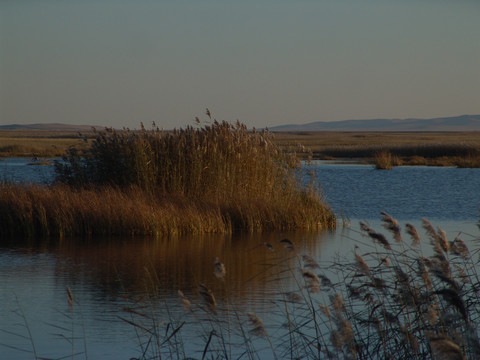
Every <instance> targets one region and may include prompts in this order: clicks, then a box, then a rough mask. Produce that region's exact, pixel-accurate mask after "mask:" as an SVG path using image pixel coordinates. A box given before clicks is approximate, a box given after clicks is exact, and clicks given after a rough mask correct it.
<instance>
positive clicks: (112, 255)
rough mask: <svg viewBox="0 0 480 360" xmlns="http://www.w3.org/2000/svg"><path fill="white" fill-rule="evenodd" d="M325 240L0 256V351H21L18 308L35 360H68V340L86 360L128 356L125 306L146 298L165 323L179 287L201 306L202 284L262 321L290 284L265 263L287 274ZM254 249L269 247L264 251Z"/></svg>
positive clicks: (108, 246) (133, 350)
mask: <svg viewBox="0 0 480 360" xmlns="http://www.w3.org/2000/svg"><path fill="white" fill-rule="evenodd" d="M333 237H334V233H333V232H330V231H329V232H320V233H295V234H288V233H270V234H263V235H240V236H235V237H233V238H232V237H229V236H220V235H207V236H196V237H184V238H176V239H170V240H153V239H141V240H140V239H133V240H119V239H111V240H103V241H86V240H82V241H77V242H71V241H66V242H64V243H60V244H56V245H51V244H48V243H43V244H36V245H35V246H34V245H32V244H26V245H28V246H25V247H16V248H15V249H12V248H9V249H1V250H0V274H1V275H2V276H1V277H0V288H2V289H3V291H2V293H1V295H0V303H1V304H3V307H4V310H5V311H4V312H3V313H2V314H1V315H0V323H1V324H2V326H1V330H5V329H10V330H9V331H11V332H12V333H13V335H12V334H8V333H5V332H1V333H0V343H1V344H4V345H5V344H8V345H9V346H13V347H16V348H17V350H15V349H10V350H7V351H8V352H7V353H6V354H11V355H12V358H18V359H21V358H22V357H21V353H22V352H20V353H19V351H18V349H27V350H28V349H30V348H31V346H30V343H29V341H28V339H25V338H22V337H21V336H27V337H28V334H27V331H26V330H27V329H26V327H25V326H24V325H22V323H23V319H22V317H21V316H19V315H18V314H19V309H20V308H22V309H23V312H24V314H25V319H26V320H28V323H29V325H30V330H31V332H32V337H33V338H34V340H35V341H36V343H37V351H38V353H39V354H40V355H41V356H49V357H60V356H65V355H68V354H70V353H71V351H72V349H71V344H70V342H68V341H66V340H65V338H68V337H69V336H72V334H73V336H74V337H76V338H77V340H76V341H75V348H76V349H77V351H79V352H82V348H83V342H84V340H86V341H87V344H88V346H87V348H88V356H90V357H91V356H93V358H97V357H98V356H100V354H101V357H102V358H103V359H109V358H110V359H117V358H118V355H119V354H122V358H125V356H124V355H125V354H129V355H131V356H135V355H137V354H138V343H137V342H136V339H135V336H134V331H133V330H134V329H133V328H132V326H131V325H129V324H127V323H125V322H124V321H122V320H121V319H120V318H119V316H122V314H123V316H124V309H125V308H131V307H132V306H133V307H140V308H141V307H142V306H143V305H142V304H147V303H148V302H149V299H151V298H152V296H153V297H154V298H155V299H156V300H157V301H158V302H159V303H160V304H164V305H163V308H158V309H156V311H158V313H159V314H158V317H159V318H162V319H165V318H166V317H167V315H165V314H161V313H162V312H164V313H165V312H166V311H168V312H169V315H168V317H178V316H180V312H182V313H183V310H182V307H181V304H180V302H179V299H178V294H177V291H178V290H179V289H181V290H182V291H183V292H184V293H185V294H186V296H187V297H188V298H189V299H191V301H192V303H194V304H201V303H202V300H201V297H200V296H199V294H198V287H199V284H205V285H206V286H207V287H208V288H210V289H212V291H213V292H214V294H215V297H216V298H217V299H218V302H219V304H220V307H221V306H223V304H226V303H228V306H231V307H235V309H236V310H238V311H255V312H260V313H267V312H268V311H269V308H270V307H271V301H272V297H273V295H274V294H278V292H279V289H285V290H287V289H288V288H289V287H291V286H295V284H294V283H293V279H292V278H291V277H289V276H281V278H279V277H278V274H279V272H278V268H276V267H274V266H273V265H275V264H281V266H283V267H284V268H285V269H288V268H295V267H296V266H297V262H298V257H297V256H295V254H297V253H298V254H300V253H309V254H311V255H312V256H315V254H320V253H321V251H322V248H323V247H324V245H326V244H327V243H328V242H330V241H333ZM283 238H289V239H290V240H291V241H292V242H294V243H295V244H296V247H297V251H298V252H296V253H292V252H289V251H288V250H287V249H285V248H284V247H283V245H282V244H281V243H279V240H281V239H283ZM264 243H269V244H272V247H273V251H271V250H270V248H269V247H267V246H265V245H264ZM216 256H218V257H219V258H220V260H221V261H222V262H223V263H224V264H225V266H226V276H225V280H224V281H221V280H219V279H217V278H216V277H215V275H214V273H213V270H214V266H213V262H214V259H215V257H216ZM279 284H281V285H279ZM67 286H68V287H70V288H71V290H72V293H73V296H74V298H75V305H74V308H73V309H71V308H69V306H68V302H67V297H66V291H65V289H66V287H67ZM17 299H18V301H17ZM177 313H178V314H177ZM176 314H177V315H176ZM83 333H85V334H84V335H80V334H83ZM26 334H27V335H26ZM59 334H60V335H61V336H60V335H59ZM75 334H76V335H75ZM16 335H21V336H16ZM52 344H55V347H54V349H53V348H52ZM3 350H4V349H3V348H2V351H3ZM2 353H3V352H2ZM19 356H20V357H19ZM31 357H32V356H31V355H26V356H25V357H24V358H31ZM80 358H81V357H80ZM127 358H128V357H127Z"/></svg>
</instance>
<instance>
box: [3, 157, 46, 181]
mask: <svg viewBox="0 0 480 360" xmlns="http://www.w3.org/2000/svg"><path fill="white" fill-rule="evenodd" d="M46 160H47V161H48V162H49V163H50V164H53V162H54V159H46ZM35 163H36V162H35V161H34V160H32V159H28V158H27V159H25V158H21V159H20V158H8V159H1V160H0V181H7V182H14V183H38V184H48V183H51V182H52V181H53V180H54V179H55V171H54V167H53V165H31V164H35Z"/></svg>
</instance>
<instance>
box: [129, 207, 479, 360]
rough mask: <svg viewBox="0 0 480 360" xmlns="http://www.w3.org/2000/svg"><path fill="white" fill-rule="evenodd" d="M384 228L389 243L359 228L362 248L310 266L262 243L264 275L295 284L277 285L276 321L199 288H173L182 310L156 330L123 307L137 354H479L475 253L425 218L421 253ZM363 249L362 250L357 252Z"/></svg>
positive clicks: (409, 232) (409, 228)
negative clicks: (136, 332) (349, 255)
mask: <svg viewBox="0 0 480 360" xmlns="http://www.w3.org/2000/svg"><path fill="white" fill-rule="evenodd" d="M383 224H384V226H385V228H386V229H387V230H388V231H389V232H390V233H391V235H392V236H391V239H390V238H389V237H388V236H385V235H384V234H382V233H380V232H377V231H376V230H375V229H373V228H371V227H370V226H369V225H368V224H366V223H362V224H361V229H362V235H363V236H364V237H365V238H367V239H368V238H369V239H370V240H371V243H368V242H365V241H363V240H360V241H358V240H357V241H358V244H359V245H360V247H357V246H356V247H355V252H354V257H353V259H352V260H349V259H336V260H334V261H333V262H328V263H319V262H317V261H316V260H315V259H314V258H313V257H311V256H309V255H308V254H303V255H302V254H300V253H297V252H296V250H295V244H293V243H292V242H290V241H289V240H287V239H284V240H282V241H281V242H279V243H278V245H277V244H273V245H272V244H268V245H269V246H268V247H263V248H262V251H264V250H268V251H269V252H268V253H269V254H271V259H270V261H267V264H266V266H267V268H268V271H269V272H271V271H272V269H276V272H275V271H273V273H274V274H275V275H274V277H275V278H281V279H282V280H283V282H284V281H287V280H288V279H289V278H290V283H292V284H297V285H296V286H297V288H296V290H295V289H293V291H292V289H288V291H285V290H283V289H282V288H283V285H281V283H279V286H278V288H279V292H278V296H277V298H276V300H274V301H273V303H272V304H271V306H270V310H269V312H268V316H269V317H271V316H272V314H274V319H281V320H280V321H279V322H278V323H275V321H274V322H273V323H272V322H271V321H270V322H265V321H263V320H262V318H261V316H262V315H261V314H258V313H253V312H249V311H248V305H247V309H245V310H239V309H236V308H235V307H233V306H232V305H231V304H229V301H228V297H227V298H224V299H223V300H222V301H219V300H218V299H217V298H216V297H215V294H214V292H213V291H212V290H211V289H209V288H207V287H206V286H205V285H202V284H201V285H199V288H198V292H195V291H194V292H193V293H192V294H190V295H185V294H184V293H183V292H179V294H180V297H179V305H181V306H183V308H184V311H185V313H184V315H178V313H177V315H175V318H174V319H173V318H170V319H169V320H167V321H166V322H165V326H166V328H165V330H163V329H159V328H157V327H155V326H153V324H152V323H151V321H152V317H151V316H152V315H151V314H150V315H149V314H147V313H145V312H143V311H142V312H137V311H135V310H134V309H127V312H128V314H129V316H130V318H129V320H128V321H129V323H130V324H131V325H133V326H134V327H135V328H136V329H137V330H139V329H143V330H144V331H143V335H142V336H139V341H140V344H141V346H142V357H141V358H154V359H160V358H183V357H185V356H186V357H188V356H193V357H196V358H202V359H204V358H221V359H224V358H225V359H226V358H244V357H246V358H252V359H253V358H262V359H276V358H282V359H283V358H284V359H287V358H288V359H292V358H302V359H324V358H325V359H327V358H328V359H425V358H433V359H476V358H478V354H480V341H479V334H478V325H479V321H480V317H479V314H480V298H479V296H478V283H479V280H480V279H479V277H478V273H477V271H478V262H477V260H476V259H475V258H476V256H477V254H476V253H473V252H472V251H471V250H469V249H468V247H467V246H466V244H465V243H464V242H463V241H462V240H461V239H460V238H458V237H457V238H455V239H454V240H453V241H448V240H447V238H446V236H445V232H443V231H442V230H441V229H436V228H435V227H434V226H433V225H432V224H431V223H430V222H428V221H427V220H424V221H423V227H424V230H425V232H426V234H427V236H428V238H429V242H430V245H431V248H430V249H429V248H427V247H425V242H423V243H422V241H421V238H420V236H419V231H418V230H417V229H416V228H415V227H414V226H413V225H411V224H407V225H406V226H405V233H406V235H405V234H403V233H402V229H401V227H400V225H399V223H398V222H397V221H396V220H395V219H394V218H392V217H391V216H390V215H388V214H386V213H383ZM405 236H408V238H409V240H407V239H405V238H404V237H405ZM362 247H363V248H364V249H369V250H368V251H366V252H364V253H360V252H359V251H360V248H362ZM272 248H275V251H277V254H276V255H275V253H274V252H272ZM280 253H281V254H282V255H279V254H280ZM218 261H219V260H218V259H216V261H215V263H216V264H218ZM222 265H223V264H222ZM292 265H293V266H292ZM215 266H217V265H215ZM225 266H226V271H227V272H228V264H225ZM212 271H215V270H214V267H212ZM221 281H222V285H221V287H228V280H224V279H223V278H222V280H221ZM154 303H155V300H153V303H152V308H155V307H156V305H154ZM173 306H174V305H173ZM171 313H175V312H174V311H173V312H171ZM264 315H265V314H264ZM157 316H158V314H156V315H155V318H156V317H157ZM193 319H197V321H199V322H196V321H194V322H192V321H193ZM149 322H150V325H148V324H149ZM155 324H156V323H155ZM189 325H190V326H192V327H194V328H195V330H194V331H193V332H192V331H189V330H188V328H189ZM145 329H146V331H145ZM192 334H196V335H193V336H196V337H197V338H196V340H193V339H190V337H189V336H192ZM198 334H203V335H202V336H200V337H199V335H198ZM201 339H203V340H201Z"/></svg>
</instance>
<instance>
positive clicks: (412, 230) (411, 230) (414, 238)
mask: <svg viewBox="0 0 480 360" xmlns="http://www.w3.org/2000/svg"><path fill="white" fill-rule="evenodd" d="M405 227H406V229H407V234H408V235H410V237H411V238H412V245H414V246H417V245H419V244H420V236H419V235H418V232H417V229H416V227H415V226H413V225H412V224H406V225H405Z"/></svg>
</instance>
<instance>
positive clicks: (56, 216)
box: [0, 120, 336, 237]
mask: <svg viewBox="0 0 480 360" xmlns="http://www.w3.org/2000/svg"><path fill="white" fill-rule="evenodd" d="M299 165H300V162H299V160H298V158H297V157H296V155H295V153H291V152H288V153H287V152H285V151H282V150H280V149H279V148H278V147H277V146H276V144H275V143H274V142H273V138H272V135H271V134H270V133H269V132H267V131H261V132H255V131H253V132H251V131H248V130H247V128H246V127H245V125H243V124H240V123H237V124H229V123H226V122H221V123H220V122H217V121H215V120H213V121H212V123H211V125H207V126H203V127H198V128H193V127H188V128H186V129H180V130H176V131H173V132H164V131H162V130H159V129H158V128H155V127H154V128H153V129H152V130H145V129H143V130H142V131H137V132H134V131H129V130H123V131H116V130H113V129H109V130H106V131H102V132H98V133H97V134H96V137H95V139H94V140H93V141H90V147H89V148H80V149H79V148H76V147H75V148H70V149H69V150H68V151H67V155H66V156H65V157H64V159H63V162H57V163H56V172H57V183H56V184H54V185H51V186H48V187H43V186H39V185H13V184H2V185H0V214H1V215H2V216H1V217H0V233H1V234H4V235H8V236H18V235H21V236H28V237H36V236H55V237H65V236H85V235H86V236H95V235H101V236H106V235H152V236H157V237H158V236H170V235H176V234H185V233H207V232H219V233H224V232H232V231H269V230H287V229H289V230H294V229H310V230H318V229H324V228H333V227H335V226H336V218H335V215H334V214H333V212H332V211H331V210H330V209H329V207H328V205H327V204H325V203H324V202H323V200H322V198H321V195H320V193H319V192H318V190H317V189H316V187H315V186H313V185H311V186H310V187H306V186H304V185H303V180H302V179H300V178H299V177H298V171H297V170H298V167H299Z"/></svg>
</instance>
